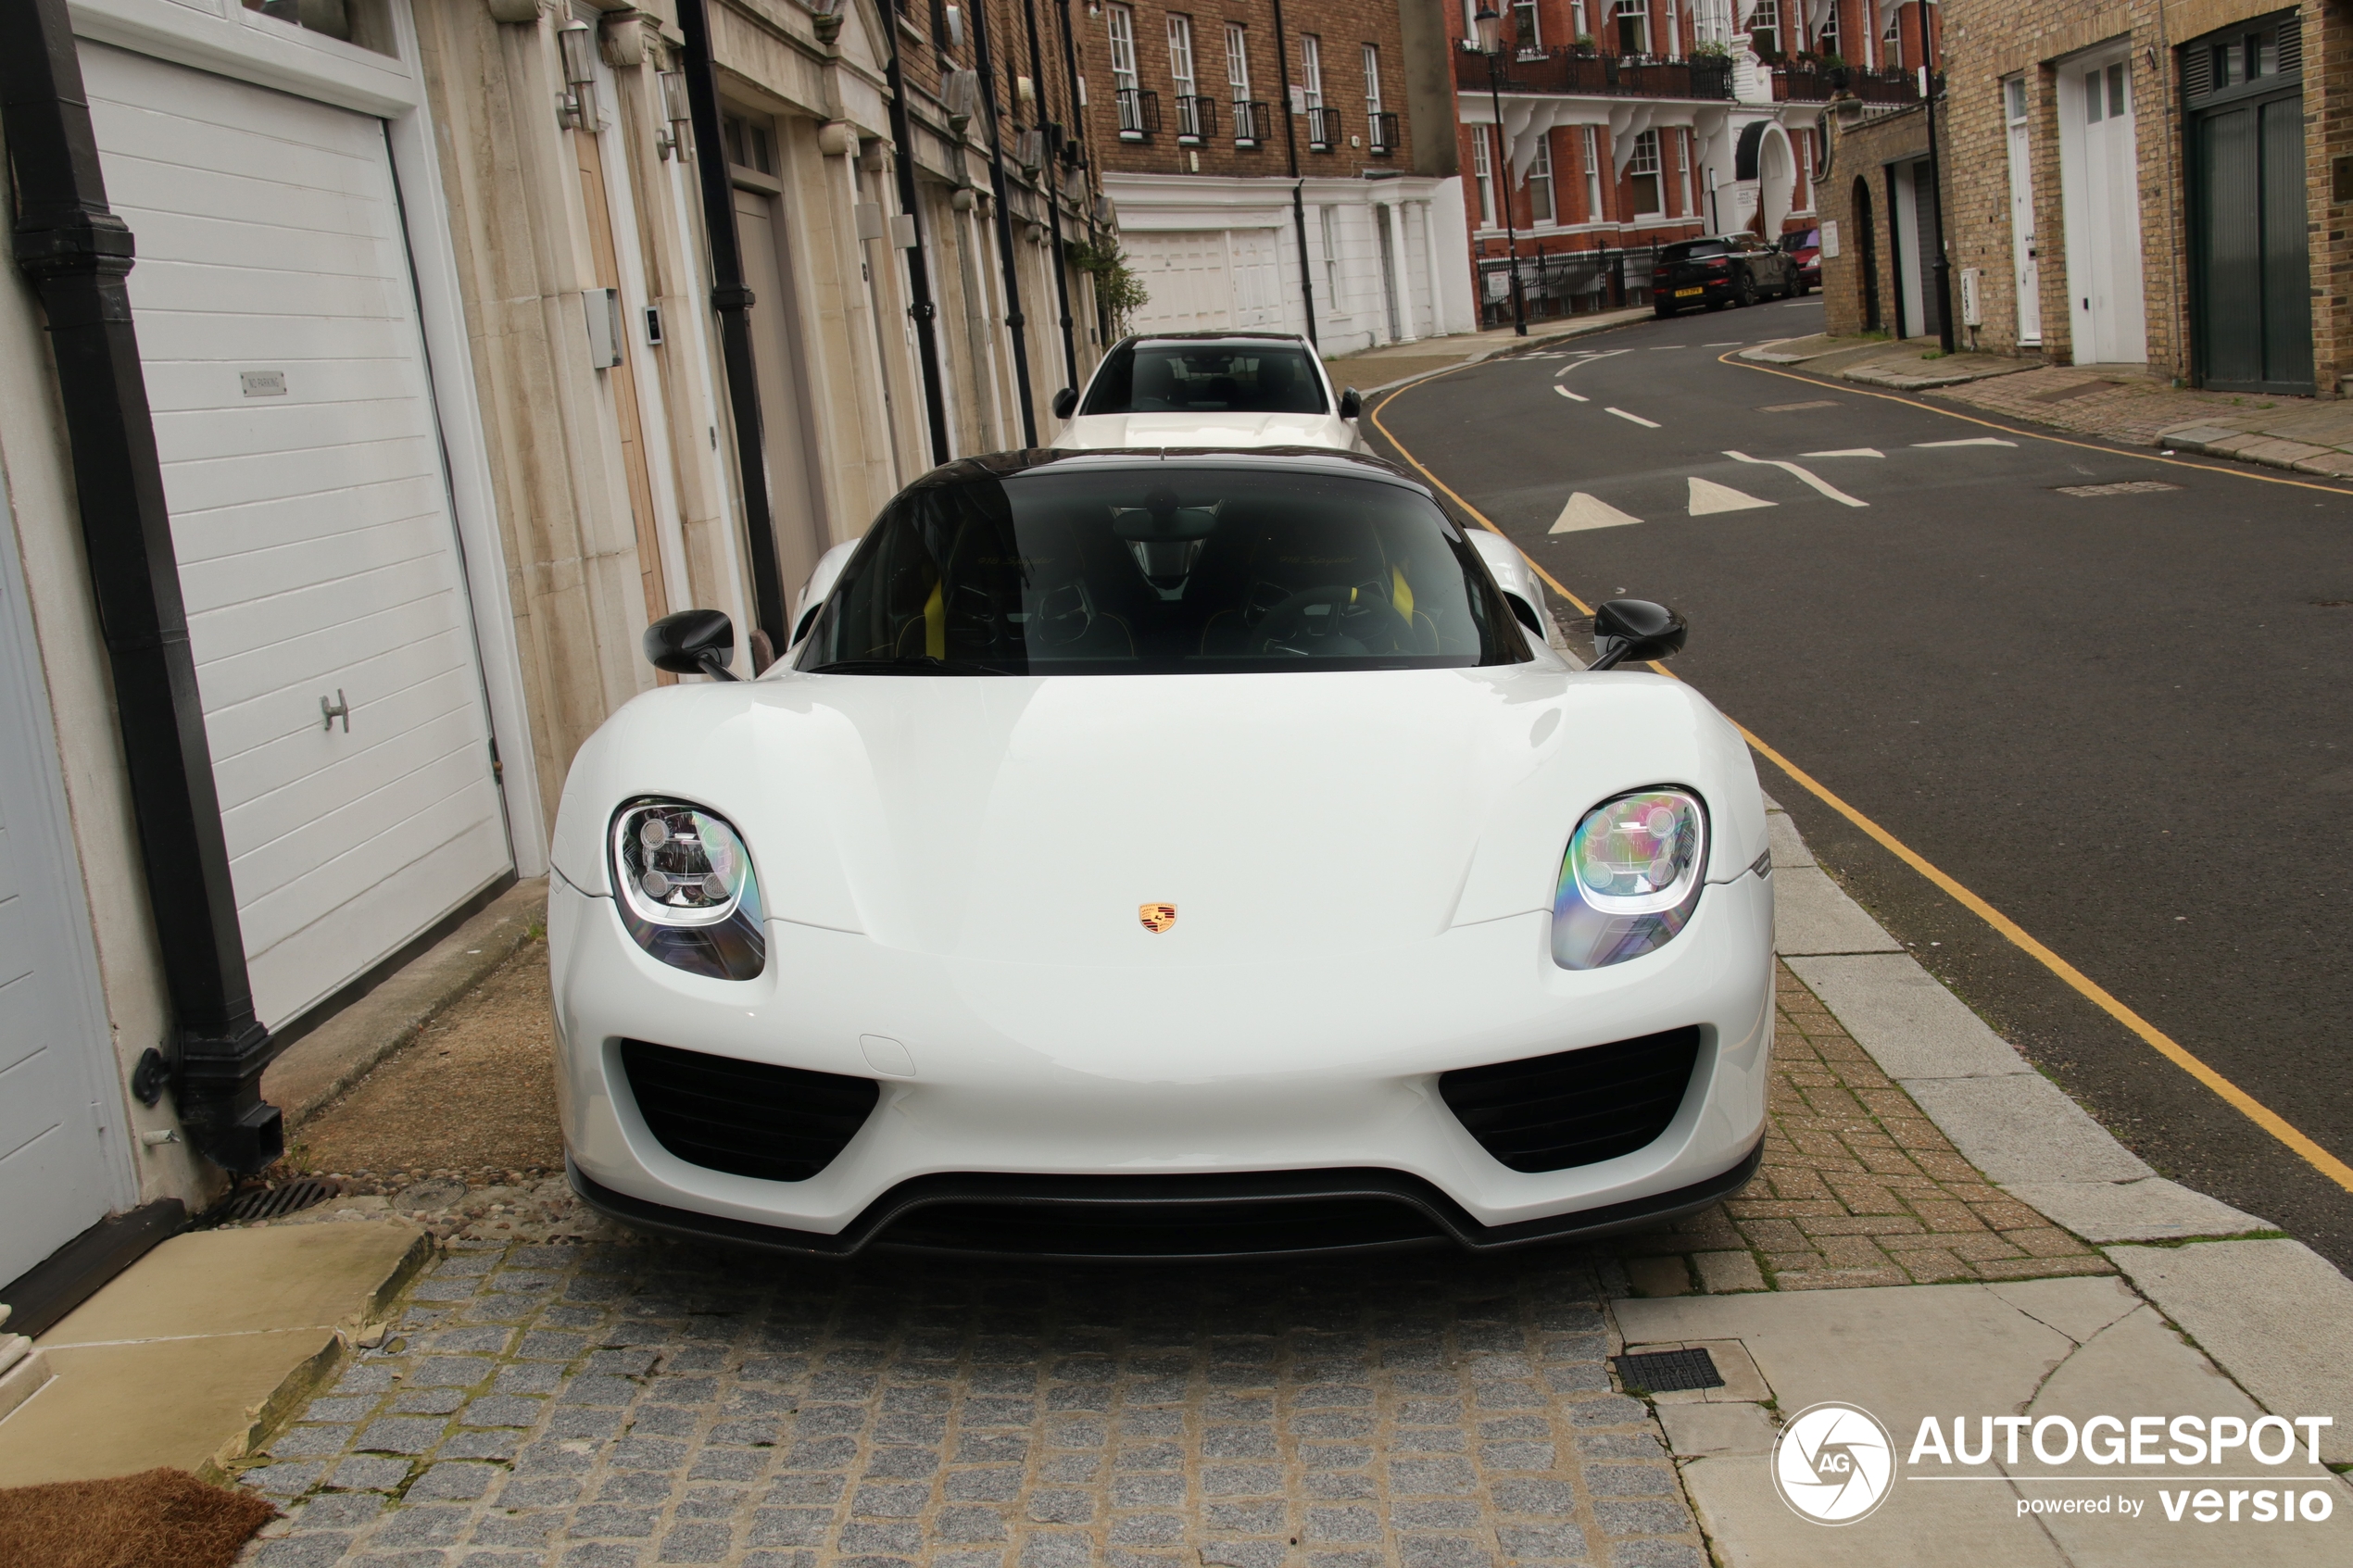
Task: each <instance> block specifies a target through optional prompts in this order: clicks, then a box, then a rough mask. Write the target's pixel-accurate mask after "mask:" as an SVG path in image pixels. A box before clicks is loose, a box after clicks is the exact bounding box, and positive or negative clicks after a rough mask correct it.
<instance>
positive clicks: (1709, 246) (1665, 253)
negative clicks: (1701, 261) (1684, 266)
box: [1658, 240, 1731, 261]
mask: <svg viewBox="0 0 2353 1568" xmlns="http://www.w3.org/2000/svg"><path fill="white" fill-rule="evenodd" d="M1730 248H1731V247H1730V246H1729V245H1725V243H1724V242H1723V241H1721V240H1686V241H1685V242H1684V243H1683V244H1681V245H1668V246H1667V248H1666V249H1665V250H1662V251H1660V252H1659V253H1658V258H1659V259H1660V260H1661V261H1690V260H1692V259H1694V258H1696V257H1705V256H1722V255H1724V254H1725V253H1726V252H1727V251H1729V250H1730Z"/></svg>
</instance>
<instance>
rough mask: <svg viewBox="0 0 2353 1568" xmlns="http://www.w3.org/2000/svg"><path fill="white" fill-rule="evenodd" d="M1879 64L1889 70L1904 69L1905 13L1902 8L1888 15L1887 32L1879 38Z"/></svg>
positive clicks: (1898, 7) (1899, 7) (1897, 8)
mask: <svg viewBox="0 0 2353 1568" xmlns="http://www.w3.org/2000/svg"><path fill="white" fill-rule="evenodd" d="M1879 63H1880V65H1881V67H1882V68H1883V69H1888V70H1902V69H1904V11H1903V7H1902V6H1897V7H1896V8H1895V9H1894V10H1892V11H1890V12H1888V13H1887V31H1885V32H1882V33H1881V34H1880V38H1879Z"/></svg>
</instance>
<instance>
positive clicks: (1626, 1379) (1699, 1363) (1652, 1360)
mask: <svg viewBox="0 0 2353 1568" xmlns="http://www.w3.org/2000/svg"><path fill="white" fill-rule="evenodd" d="M1610 1364H1611V1365H1612V1366H1614V1367H1616V1368H1617V1381H1618V1382H1619V1383H1621V1384H1623V1385H1624V1386H1626V1387H1628V1388H1641V1389H1645V1390H1647V1391H1648V1392H1650V1393H1653V1394H1671V1393H1673V1392H1675V1391H1676V1390H1677V1389H1679V1388H1721V1387H1722V1386H1724V1374H1722V1373H1720V1372H1718V1371H1717V1370H1716V1358H1715V1357H1713V1356H1711V1355H1709V1354H1708V1353H1707V1352H1706V1351H1705V1350H1645V1351H1643V1352H1642V1354H1641V1355H1639V1356H1617V1357H1614V1358H1612V1360H1611V1361H1610Z"/></svg>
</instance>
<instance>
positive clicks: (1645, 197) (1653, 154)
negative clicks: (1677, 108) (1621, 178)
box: [1626, 131, 1666, 217]
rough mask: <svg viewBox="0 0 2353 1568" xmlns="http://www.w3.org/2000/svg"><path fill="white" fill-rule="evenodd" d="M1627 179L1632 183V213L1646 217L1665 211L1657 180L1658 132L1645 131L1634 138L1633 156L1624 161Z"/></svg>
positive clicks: (1662, 194) (1661, 192)
mask: <svg viewBox="0 0 2353 1568" xmlns="http://www.w3.org/2000/svg"><path fill="white" fill-rule="evenodd" d="M1626 173H1627V177H1628V178H1629V179H1630V180H1632V181H1633V182H1634V211H1635V213H1636V214H1637V215H1639V216H1645V217H1646V216H1648V215H1650V214H1653V213H1657V212H1663V211H1665V210H1666V206H1665V203H1664V202H1663V201H1662V199H1661V198H1662V197H1663V196H1664V195H1665V194H1666V193H1665V192H1664V191H1663V190H1661V189H1660V184H1661V182H1660V180H1659V178H1658V132H1655V131H1645V132H1642V134H1641V135H1639V136H1637V137H1635V138H1634V152H1633V156H1632V157H1629V158H1628V159H1627V160H1626Z"/></svg>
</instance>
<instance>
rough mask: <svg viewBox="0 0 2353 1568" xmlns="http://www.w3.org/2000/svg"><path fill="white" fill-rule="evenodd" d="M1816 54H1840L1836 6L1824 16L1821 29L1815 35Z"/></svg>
mask: <svg viewBox="0 0 2353 1568" xmlns="http://www.w3.org/2000/svg"><path fill="white" fill-rule="evenodd" d="M1814 53H1816V54H1818V55H1835V54H1837V53H1838V7H1837V6H1831V8H1830V9H1829V10H1828V11H1826V12H1824V13H1823V15H1822V25H1821V28H1820V30H1819V31H1817V32H1816V33H1815V34H1814Z"/></svg>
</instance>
